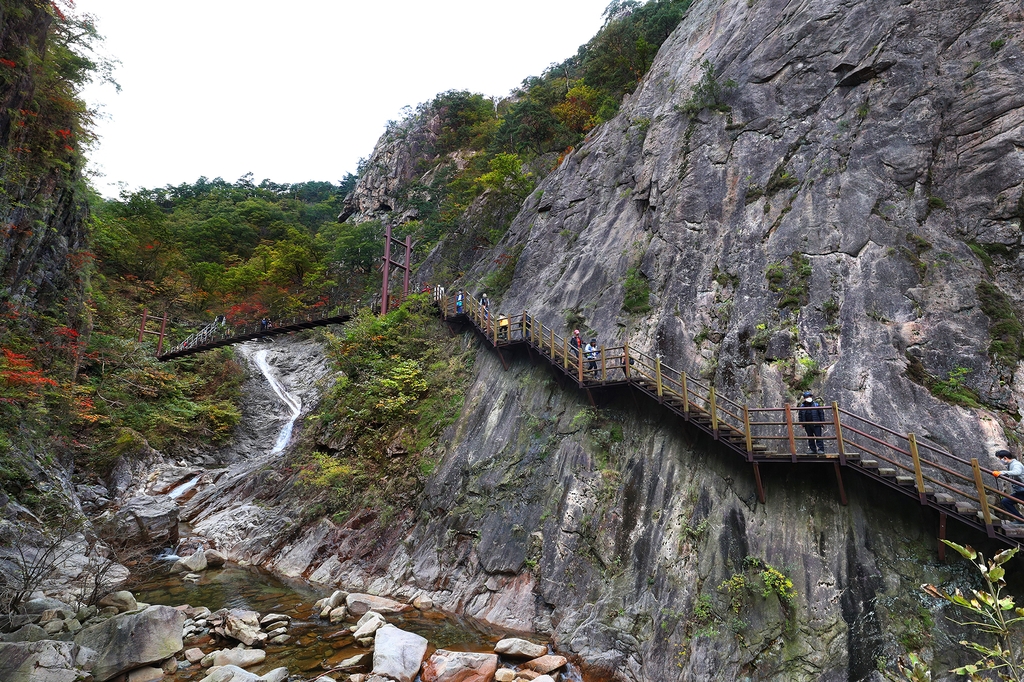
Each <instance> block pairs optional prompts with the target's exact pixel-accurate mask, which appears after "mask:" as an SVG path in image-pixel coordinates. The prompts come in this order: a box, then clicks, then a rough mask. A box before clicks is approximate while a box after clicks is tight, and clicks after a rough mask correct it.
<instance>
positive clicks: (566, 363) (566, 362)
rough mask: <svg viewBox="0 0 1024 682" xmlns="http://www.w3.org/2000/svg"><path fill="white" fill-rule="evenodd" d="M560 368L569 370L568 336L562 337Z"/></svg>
mask: <svg viewBox="0 0 1024 682" xmlns="http://www.w3.org/2000/svg"><path fill="white" fill-rule="evenodd" d="M562 369H564V370H565V371H566V372H568V371H569V337H568V336H566V337H565V338H563V339H562Z"/></svg>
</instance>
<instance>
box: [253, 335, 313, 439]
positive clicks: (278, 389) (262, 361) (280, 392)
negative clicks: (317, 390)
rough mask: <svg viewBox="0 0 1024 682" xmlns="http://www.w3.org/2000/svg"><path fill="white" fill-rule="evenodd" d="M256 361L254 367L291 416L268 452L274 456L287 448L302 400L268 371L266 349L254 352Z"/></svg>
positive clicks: (271, 371) (300, 409)
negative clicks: (258, 369) (258, 370)
mask: <svg viewBox="0 0 1024 682" xmlns="http://www.w3.org/2000/svg"><path fill="white" fill-rule="evenodd" d="M254 359H255V360H256V366H257V367H259V368H260V371H261V372H263V376H265V377H266V378H267V382H268V383H269V384H270V387H271V388H272V389H274V393H276V394H277V397H278V398H280V399H281V402H283V403H284V404H285V405H287V406H288V408H289V409H290V410H291V416H290V417H289V418H288V423H287V424H285V425H284V426H283V427H282V428H281V431H280V433H278V434H277V442H276V443H274V449H273V450H271V451H270V454H272V455H276V454H277V453H279V452H281V451H282V450H284V449H285V447H287V446H288V442H289V441H290V440H291V439H292V427H293V426H295V420H296V419H298V418H299V413H300V412H302V400H301V399H300V398H299V397H298V396H294V395H292V394H291V393H289V392H288V389H286V388H285V387H284V385H283V384H282V383H281V382H280V380H278V378H277V377H276V376H275V375H274V372H273V370H271V369H270V364H269V363H268V362H267V351H266V349H264V350H260V351H257V352H256V355H255V356H254Z"/></svg>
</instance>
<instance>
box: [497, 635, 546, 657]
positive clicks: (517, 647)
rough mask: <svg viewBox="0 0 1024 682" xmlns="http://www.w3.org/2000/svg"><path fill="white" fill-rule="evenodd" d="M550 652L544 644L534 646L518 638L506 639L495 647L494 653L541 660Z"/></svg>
mask: <svg viewBox="0 0 1024 682" xmlns="http://www.w3.org/2000/svg"><path fill="white" fill-rule="evenodd" d="M547 652H548V648H547V647H546V646H544V645H543V644H534V643H533V642H528V641H526V640H525V639H519V638H517V637H506V638H505V639H503V640H501V641H500V642H498V643H497V644H495V645H494V653H496V654H501V655H502V656H510V657H512V658H540V657H541V656H543V655H544V654H546V653H547Z"/></svg>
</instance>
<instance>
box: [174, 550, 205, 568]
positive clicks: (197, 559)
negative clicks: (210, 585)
mask: <svg viewBox="0 0 1024 682" xmlns="http://www.w3.org/2000/svg"><path fill="white" fill-rule="evenodd" d="M206 566H207V561H206V552H205V551H203V550H202V549H197V550H196V551H195V553H194V554H193V555H192V556H187V557H184V558H182V559H178V560H177V561H175V562H174V568H173V570H174V571H175V572H176V573H197V572H199V571H205V570H206Z"/></svg>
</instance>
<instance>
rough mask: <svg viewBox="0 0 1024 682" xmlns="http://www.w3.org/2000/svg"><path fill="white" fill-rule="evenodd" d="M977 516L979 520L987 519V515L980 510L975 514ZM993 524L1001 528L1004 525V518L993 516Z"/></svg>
mask: <svg viewBox="0 0 1024 682" xmlns="http://www.w3.org/2000/svg"><path fill="white" fill-rule="evenodd" d="M975 516H977V517H978V520H979V521H982V522H984V521H985V515H984V514H982V513H981V511H980V510H979V511H978V513H977V514H975ZM992 525H993V526H995V527H996V528H999V527H1000V526H1001V525H1003V521H1002V519H997V518H996V517H994V516H993V517H992Z"/></svg>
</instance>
